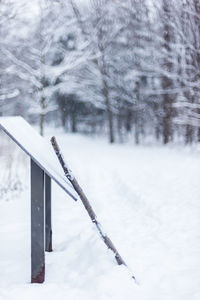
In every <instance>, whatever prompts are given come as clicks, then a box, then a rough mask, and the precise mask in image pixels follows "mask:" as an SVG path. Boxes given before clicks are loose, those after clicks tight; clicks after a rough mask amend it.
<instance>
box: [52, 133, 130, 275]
mask: <svg viewBox="0 0 200 300" xmlns="http://www.w3.org/2000/svg"><path fill="white" fill-rule="evenodd" d="M51 143H52V146H53V148H54V151H55V153H56V155H57V157H58V160H59V162H60V164H61V166H62V168H63V171H64V173H65V176H66V177H67V179H68V180H69V181H70V182H71V184H72V186H73V187H74V189H75V191H76V192H77V193H78V195H79V197H80V199H81V201H82V203H83V205H84V207H85V209H86V210H87V213H88V215H89V217H90V219H91V220H92V222H93V223H94V224H95V225H96V227H97V230H98V232H99V234H100V236H101V238H102V240H103V241H104V243H105V244H106V246H107V247H108V249H110V250H111V251H112V252H113V253H114V256H115V259H116V261H117V263H118V265H124V266H126V267H127V268H128V266H127V264H126V263H125V261H124V260H123V259H122V257H121V255H120V254H119V252H118V251H117V249H116V248H115V246H114V244H113V243H112V241H111V239H110V238H109V237H108V236H107V235H106V234H105V233H104V232H103V231H102V228H101V224H100V223H99V222H98V220H97V217H96V214H95V212H94V210H93V208H92V206H91V205H90V203H89V200H88V198H87V197H86V195H85V194H84V192H83V190H82V189H81V187H80V185H79V183H78V181H77V180H76V178H75V177H74V175H73V174H72V172H71V171H70V169H69V168H68V166H67V165H66V163H65V161H64V158H63V156H62V154H61V151H60V148H59V146H58V144H57V141H56V138H55V137H52V138H51ZM131 276H132V278H133V279H134V280H135V277H134V276H133V275H131Z"/></svg>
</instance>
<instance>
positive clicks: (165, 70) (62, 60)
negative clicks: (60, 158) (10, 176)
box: [0, 0, 200, 144]
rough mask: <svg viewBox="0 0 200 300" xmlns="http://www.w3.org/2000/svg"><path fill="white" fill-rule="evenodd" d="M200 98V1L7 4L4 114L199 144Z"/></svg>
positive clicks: (0, 49) (0, 34)
mask: <svg viewBox="0 0 200 300" xmlns="http://www.w3.org/2000/svg"><path fill="white" fill-rule="evenodd" d="M28 2H29V1H28ZM199 99H200V2H199V0H151V1H149V0H123V1H120V0H91V1H88V2H86V3H85V4H83V3H82V2H81V3H79V2H78V1H77V0H68V1H66V0H54V1H53V0H51V1H50V0H41V1H38V2H37V1H36V0H35V1H31V3H30V2H29V3H27V1H24V2H23V0H21V1H16V0H1V1H0V115H17V114H20V115H22V116H24V117H25V118H26V119H28V120H29V121H30V122H32V123H37V124H39V125H40V133H41V134H43V133H44V126H45V124H48V123H51V124H54V125H56V126H63V127H64V128H65V130H66V131H68V132H70V131H71V132H86V133H90V134H94V133H96V134H105V133H106V134H107V135H108V139H109V142H110V143H113V142H115V141H118V142H119V141H120V142H124V141H126V140H127V139H128V138H129V139H130V138H134V141H135V143H136V144H138V143H140V142H142V141H144V140H145V139H146V138H147V137H150V136H151V137H153V138H154V140H158V141H162V142H163V143H164V144H167V143H169V142H172V141H174V140H177V139H181V140H184V141H185V143H192V142H200V100H199Z"/></svg>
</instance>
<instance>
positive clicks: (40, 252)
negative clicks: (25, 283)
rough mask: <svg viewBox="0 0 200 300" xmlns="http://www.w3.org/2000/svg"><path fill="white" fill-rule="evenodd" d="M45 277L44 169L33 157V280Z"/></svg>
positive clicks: (42, 280) (40, 280)
mask: <svg viewBox="0 0 200 300" xmlns="http://www.w3.org/2000/svg"><path fill="white" fill-rule="evenodd" d="M44 277H45V252H44V171H43V170H42V169H41V168H40V167H39V166H38V165H37V164H36V163H35V162H34V161H33V160H32V159H31V282H32V283H42V282H44Z"/></svg>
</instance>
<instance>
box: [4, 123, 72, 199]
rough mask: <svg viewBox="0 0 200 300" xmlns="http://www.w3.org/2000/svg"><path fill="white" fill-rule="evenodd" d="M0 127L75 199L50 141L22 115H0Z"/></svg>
mask: <svg viewBox="0 0 200 300" xmlns="http://www.w3.org/2000/svg"><path fill="white" fill-rule="evenodd" d="M0 128H2V129H3V130H4V131H5V132H6V133H7V134H8V135H9V136H10V137H11V138H12V139H13V140H14V141H15V142H16V143H17V144H18V145H19V146H20V147H21V148H22V150H24V151H25V152H26V153H27V154H28V155H29V156H30V157H31V158H32V159H33V160H34V161H35V162H36V163H37V164H38V165H39V166H40V167H41V168H42V169H43V170H44V171H45V172H46V173H47V174H48V175H49V176H50V177H51V178H52V179H53V180H55V181H56V182H57V183H58V184H59V185H60V186H61V187H62V188H63V189H64V190H65V191H66V192H67V193H68V194H69V195H70V196H71V197H72V198H73V199H75V200H76V199H77V194H76V192H75V191H74V190H73V188H72V186H71V184H69V183H68V182H67V179H66V178H65V176H64V175H63V170H62V167H61V166H60V164H59V162H58V159H57V157H56V155H55V153H54V151H53V148H52V146H51V143H50V141H46V140H45V139H44V138H43V137H41V136H40V135H39V134H38V133H37V131H36V130H34V129H33V128H32V127H31V126H30V125H29V124H28V123H27V122H26V121H25V120H24V119H23V118H22V117H1V118H0ZM33 141H34V142H33Z"/></svg>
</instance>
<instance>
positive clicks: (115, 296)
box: [0, 134, 200, 300]
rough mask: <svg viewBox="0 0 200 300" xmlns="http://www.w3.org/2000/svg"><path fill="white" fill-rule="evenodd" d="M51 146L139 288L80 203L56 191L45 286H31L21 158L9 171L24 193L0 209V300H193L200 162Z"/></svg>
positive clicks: (63, 141)
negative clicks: (14, 171)
mask: <svg viewBox="0 0 200 300" xmlns="http://www.w3.org/2000/svg"><path fill="white" fill-rule="evenodd" d="M57 140H58V142H59V144H60V146H61V148H62V152H63V153H64V156H65V159H66V161H67V162H68V163H69V165H70V166H71V169H72V170H73V172H74V173H75V175H76V177H77V179H78V180H79V182H80V184H81V185H82V187H83V188H84V190H85V192H86V194H87V195H88V198H89V199H90V202H91V204H92V206H93V208H94V209H95V211H96V214H97V216H98V219H99V221H100V222H101V224H102V225H103V228H104V230H105V231H106V232H107V234H108V236H110V237H111V239H112V240H113V242H114V244H115V245H116V247H117V248H118V250H119V252H120V254H121V255H122V257H123V258H124V260H125V261H126V262H127V264H128V265H129V267H130V269H131V270H132V272H133V274H134V275H135V277H136V278H137V281H138V284H137V285H136V284H135V283H134V281H133V279H131V277H130V274H129V272H127V270H126V268H125V267H121V266H117V265H116V263H115V260H114V258H113V255H112V253H111V252H110V251H109V250H107V249H106V247H105V245H104V243H103V242H102V241H101V240H100V238H99V236H98V233H97V231H96V229H95V227H94V226H93V225H92V224H91V221H90V219H89V217H88V215H87V213H86V212H85V210H84V208H83V205H82V203H81V202H80V201H78V202H74V201H73V200H71V199H70V198H69V197H68V196H67V195H66V194H65V193H64V192H63V191H62V190H61V189H60V188H59V187H58V186H56V185H54V184H53V248H54V252H53V253H47V254H46V281H45V283H44V284H42V285H41V284H30V196H29V177H28V173H29V172H28V170H29V161H28V160H27V159H26V158H25V156H23V155H22V154H21V152H20V151H18V155H20V160H19V159H18V156H16V155H15V159H14V163H13V169H15V166H17V170H18V171H17V172H18V174H21V175H20V176H21V178H22V179H23V180H22V181H23V186H25V187H26V188H25V189H24V191H23V192H21V193H19V194H18V193H14V192H13V191H12V192H10V195H7V196H5V195H3V193H2V195H1V199H0V300H18V299H19V300H27V299H28V300H32V299H37V300H40V299H48V300H51V299H53V300H55V299H56V300H64V299H69V300H80V299H81V300H94V299H95V300H111V299H112V300H133V299H134V300H199V299H200V185H199V179H200V153H199V152H198V151H196V152H194V151H186V149H181V148H180V149H178V148H169V147H168V148H167V147H166V148H164V147H159V146H148V147H147V146H146V147H145V146H133V145H112V146H111V145H107V143H106V142H105V141H101V140H98V139H92V138H87V137H83V136H80V135H74V136H72V135H64V134H59V135H57ZM13 149H16V148H13ZM16 151H17V150H15V151H14V152H15V153H16ZM6 157H7V156H6V155H5V153H4V156H3V154H2V152H1V158H0V167H1V175H0V180H1V181H2V178H5V174H6V172H7V170H8V169H9V168H8V164H7V165H6V163H5V162H6ZM22 157H23V159H22ZM19 161H20V162H21V163H19ZM22 162H23V163H22ZM2 174H4V175H2Z"/></svg>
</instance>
